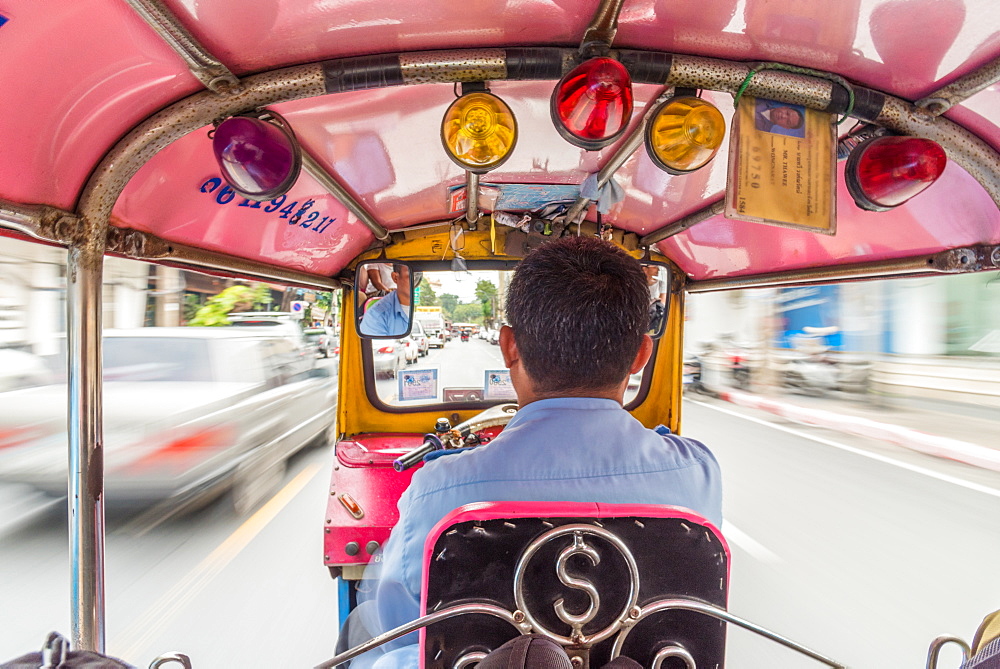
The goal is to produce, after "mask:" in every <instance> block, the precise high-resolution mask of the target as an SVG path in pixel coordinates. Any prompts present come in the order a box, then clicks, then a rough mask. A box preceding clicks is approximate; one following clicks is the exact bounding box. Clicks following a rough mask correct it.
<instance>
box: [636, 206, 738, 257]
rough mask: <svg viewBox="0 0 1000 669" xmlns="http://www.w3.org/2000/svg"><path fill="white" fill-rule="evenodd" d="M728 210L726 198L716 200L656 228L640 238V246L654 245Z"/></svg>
mask: <svg viewBox="0 0 1000 669" xmlns="http://www.w3.org/2000/svg"><path fill="white" fill-rule="evenodd" d="M725 210H726V199H725V198H722V199H720V200H716V201H715V202H713V203H712V204H710V205H708V206H707V207H705V208H704V209H699V210H698V211H696V212H694V213H693V214H688V215H687V216H685V217H684V218H680V219H677V220H676V221H674V222H673V223H670V224H668V225H665V226H663V227H662V228H660V229H659V230H654V231H653V232H651V233H649V234H648V235H646V236H645V237H642V238H641V239H639V246H652V245H653V244H655V243H657V242H662V241H663V240H664V239H667V238H668V237H673V236H674V235H676V234H677V233H678V232H684V231H685V230H687V229H688V228H690V227H691V226H692V225H697V224H698V223H701V222H703V221H707V220H708V219H710V218H713V217H715V216H718V215H719V214H721V213H722V212H724V211H725Z"/></svg>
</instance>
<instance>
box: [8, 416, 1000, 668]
mask: <svg viewBox="0 0 1000 669" xmlns="http://www.w3.org/2000/svg"><path fill="white" fill-rule="evenodd" d="M745 413H746V414H747V415H746V416H740V415H736V413H735V412H734V411H733V410H732V407H731V405H723V404H718V405H714V406H707V405H703V404H700V403H694V402H686V403H685V423H684V427H685V430H684V432H685V434H687V435H689V436H693V437H696V438H700V439H702V440H703V441H705V442H706V443H708V444H709V445H711V447H712V448H713V450H714V451H715V452H716V453H717V455H718V458H719V460H720V463H721V465H722V469H723V473H724V477H725V516H726V523H725V525H724V528H723V530H724V532H725V533H726V535H727V537H728V539H729V542H730V544H731V548H732V552H733V560H732V578H731V598H730V609H731V611H732V612H733V613H735V614H736V615H739V616H742V617H744V618H749V619H750V620H753V621H754V622H757V623H759V624H761V625H763V626H765V627H768V628H770V629H773V630H774V631H776V632H779V633H781V634H784V635H786V636H789V637H791V638H793V639H796V640H798V641H800V642H802V643H805V644H806V645H809V646H811V647H813V648H814V649H815V650H817V651H819V652H822V653H824V654H826V655H828V656H831V657H833V658H835V659H838V660H840V661H842V662H845V663H846V664H848V665H849V666H851V667H855V668H858V667H878V668H882V667H892V668H897V667H898V668H905V667H922V666H924V663H925V653H926V647H927V644H928V643H929V642H930V640H931V639H933V638H934V637H935V636H937V635H939V634H942V633H955V634H958V635H960V636H964V637H966V638H970V637H971V635H972V632H973V631H974V630H975V628H976V626H977V625H978V623H979V621H980V619H981V618H982V616H983V615H984V614H985V613H987V612H989V611H991V610H994V609H996V608H1000V585H998V584H997V580H996V578H995V574H994V572H995V564H996V557H995V556H996V555H998V554H1000V530H998V529H997V528H996V523H995V519H996V518H998V517H1000V475H998V476H993V475H992V474H991V475H990V476H988V477H984V476H983V473H982V472H981V471H979V470H972V469H971V468H968V467H965V466H962V465H957V464H956V463H950V462H941V461H936V460H933V459H932V458H924V457H923V456H920V457H919V458H916V459H915V457H914V455H913V454H910V453H908V452H906V453H904V452H901V451H900V452H897V449H895V448H894V447H890V446H887V445H884V444H880V443H876V442H868V443H866V442H865V440H863V439H854V438H843V437H841V436H840V435H837V434H834V433H831V432H824V431H822V430H815V429H814V430H809V431H806V430H803V429H800V428H794V427H790V426H789V425H788V424H782V423H778V424H772V423H771V422H770V421H768V420H765V419H762V418H759V417H757V416H755V415H753V414H752V412H745ZM330 461H331V454H330V452H329V449H327V448H320V449H314V450H312V451H309V452H306V453H303V454H301V455H300V456H299V457H298V458H297V459H296V460H295V461H294V462H293V463H292V465H291V466H290V467H289V473H288V476H287V478H286V485H285V487H284V488H283V489H282V491H281V492H279V493H278V494H277V495H276V496H275V497H274V498H273V499H272V500H271V501H270V502H268V503H267V504H266V505H265V506H264V507H263V508H262V509H261V510H260V511H258V512H257V513H256V514H255V515H253V516H252V517H251V518H249V519H240V518H237V517H236V516H235V514H234V513H233V512H232V510H231V506H230V505H229V504H228V500H227V499H220V500H219V501H218V502H216V503H214V504H212V505H210V506H209V507H207V508H205V509H203V510H201V511H200V512H198V513H196V514H194V515H191V516H187V517H185V518H179V519H171V520H169V521H167V522H165V523H162V524H160V525H157V526H156V527H154V528H152V529H143V528H142V527H139V526H136V525H135V523H134V522H131V521H130V520H128V519H117V518H111V519H109V535H108V542H107V592H108V612H109V616H108V628H107V638H108V649H109V651H110V652H111V653H112V654H119V655H122V656H124V657H126V659H128V660H129V661H131V662H133V663H136V664H137V665H139V666H146V665H148V663H149V661H150V660H151V659H152V658H153V657H154V656H155V655H157V654H158V653H161V652H165V651H168V650H180V651H184V652H187V653H188V654H190V655H191V657H192V659H193V660H194V662H195V667H201V668H212V669H215V668H220V667H236V666H240V667H262V668H264V667H279V666H280V667H309V666H314V665H315V664H316V663H318V662H319V661H321V660H323V659H326V658H328V657H329V656H331V655H332V650H333V644H334V642H335V638H336V625H337V623H336V620H337V618H336V614H337V611H336V604H335V602H336V589H335V584H334V582H333V581H332V580H331V579H330V578H329V576H328V574H327V572H326V570H325V568H323V566H322V553H321V551H322V534H321V530H320V528H321V527H322V524H323V511H324V507H325V496H326V487H327V483H328V476H329V467H330ZM965 474H968V476H966V475H965ZM65 525H66V523H65V520H64V514H63V513H62V511H61V510H50V511H49V512H48V513H46V514H43V515H42V516H41V517H38V518H35V519H34V520H31V521H30V522H26V523H24V524H22V527H21V528H20V529H16V528H11V529H8V530H7V531H6V532H5V533H4V534H2V535H0V602H3V606H0V630H2V632H0V659H2V660H6V659H10V658H12V657H14V656H16V655H18V654H21V653H24V652H27V651H29V650H32V649H34V648H36V647H37V646H38V645H40V643H41V641H42V640H43V638H44V636H45V634H46V633H47V632H48V631H50V630H53V629H57V630H61V631H63V632H64V633H68V631H69V605H68V597H67V592H68V566H67V564H68V563H67V558H66V528H65ZM729 649H730V654H729V658H730V659H729V666H732V667H750V668H754V667H769V668H785V667H815V666H820V665H817V664H815V663H814V662H813V661H812V660H808V659H806V658H802V657H801V656H797V655H796V654H794V653H793V652H791V651H789V650H787V649H784V648H781V647H779V646H776V645H774V644H771V643H769V642H761V641H758V640H757V639H756V638H754V637H753V636H751V635H750V634H749V633H747V632H744V631H741V630H733V631H731V632H730V637H729ZM955 657H956V656H954V655H948V654H945V655H943V656H942V666H943V667H945V666H955V665H957V661H955V659H954V658H955ZM949 660H950V661H951V664H948V661H949Z"/></svg>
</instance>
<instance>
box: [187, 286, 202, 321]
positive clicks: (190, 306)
mask: <svg viewBox="0 0 1000 669" xmlns="http://www.w3.org/2000/svg"><path fill="white" fill-rule="evenodd" d="M200 308H201V295H196V294H194V293H187V294H185V295H184V312H183V318H184V322H185V323H188V322H190V321H191V320H192V319H193V318H194V317H195V315H196V314H197V313H198V309H200Z"/></svg>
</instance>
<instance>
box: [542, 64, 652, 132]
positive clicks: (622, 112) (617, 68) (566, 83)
mask: <svg viewBox="0 0 1000 669" xmlns="http://www.w3.org/2000/svg"><path fill="white" fill-rule="evenodd" d="M549 108H550V111H551V113H552V122H553V123H554V124H555V126H556V130H558V131H559V134H560V135H562V137H563V139H565V140H566V141H567V142H569V143H570V144H573V145H574V146H578V147H580V148H581V149H586V150H588V151H596V150H598V149H601V148H604V147H605V146H607V145H608V144H611V143H612V142H614V141H615V140H616V139H618V137H619V136H621V134H622V133H623V132H625V128H626V127H627V126H628V122H629V119H630V118H631V116H632V78H631V77H630V76H629V73H628V70H627V69H625V66H624V65H622V64H621V63H619V62H618V61H617V60H615V59H613V58H606V57H597V58H591V59H590V60H587V61H584V62H583V63H581V64H579V65H577V66H576V67H574V68H573V69H572V70H570V71H569V72H568V73H567V74H566V76H564V77H563V78H562V79H560V80H559V83H558V84H557V85H556V88H555V90H554V91H553V92H552V99H551V103H550V105H549Z"/></svg>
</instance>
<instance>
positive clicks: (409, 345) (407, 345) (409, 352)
mask: <svg viewBox="0 0 1000 669" xmlns="http://www.w3.org/2000/svg"><path fill="white" fill-rule="evenodd" d="M403 345H404V349H403V351H404V353H405V358H406V364H407V365H412V364H413V363H415V362H416V361H417V358H419V357H420V341H419V340H418V339H416V338H414V337H413V335H407V336H406V337H404V338H403Z"/></svg>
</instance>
